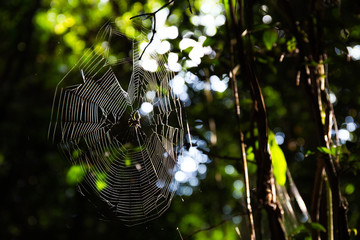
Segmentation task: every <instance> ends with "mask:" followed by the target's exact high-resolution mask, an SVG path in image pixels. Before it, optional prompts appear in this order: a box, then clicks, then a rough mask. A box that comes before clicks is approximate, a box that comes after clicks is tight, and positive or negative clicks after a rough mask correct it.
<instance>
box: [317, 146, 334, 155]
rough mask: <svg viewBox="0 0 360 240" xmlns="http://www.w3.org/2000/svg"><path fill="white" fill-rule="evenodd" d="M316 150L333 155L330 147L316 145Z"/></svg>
mask: <svg viewBox="0 0 360 240" xmlns="http://www.w3.org/2000/svg"><path fill="white" fill-rule="evenodd" d="M317 150H318V151H319V152H321V153H326V154H330V155H335V154H336V153H335V154H334V153H333V152H332V151H331V150H330V149H328V148H326V147H317Z"/></svg>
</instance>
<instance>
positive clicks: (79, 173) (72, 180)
mask: <svg viewBox="0 0 360 240" xmlns="http://www.w3.org/2000/svg"><path fill="white" fill-rule="evenodd" d="M84 175H85V171H84V169H83V168H82V167H81V166H80V165H74V166H71V167H70V168H69V170H68V172H67V174H66V182H67V183H68V184H70V185H75V184H78V183H80V182H81V181H82V179H83V178H84Z"/></svg>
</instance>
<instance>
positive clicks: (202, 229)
mask: <svg viewBox="0 0 360 240" xmlns="http://www.w3.org/2000/svg"><path fill="white" fill-rule="evenodd" d="M244 215H247V213H239V214H235V215H233V216H231V217H229V218H226V219H224V220H222V221H221V222H219V223H217V224H215V225H212V226H209V227H206V228H201V229H199V230H196V231H195V232H193V233H191V234H190V235H189V236H187V237H186V238H184V240H186V239H189V238H190V237H192V236H194V235H195V234H198V233H199V232H203V231H209V230H211V229H214V228H217V227H219V226H220V225H223V224H224V223H226V222H228V221H230V220H232V219H233V218H234V217H238V216H244Z"/></svg>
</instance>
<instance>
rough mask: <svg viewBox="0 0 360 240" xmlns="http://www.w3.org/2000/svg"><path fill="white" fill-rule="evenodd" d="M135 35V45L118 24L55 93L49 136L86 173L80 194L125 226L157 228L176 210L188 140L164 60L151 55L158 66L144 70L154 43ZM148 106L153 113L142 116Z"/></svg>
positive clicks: (110, 27) (107, 27) (102, 32)
mask: <svg viewBox="0 0 360 240" xmlns="http://www.w3.org/2000/svg"><path fill="white" fill-rule="evenodd" d="M137 28H138V30H140V34H138V36H137V37H135V38H133V39H130V38H127V37H125V36H124V35H123V34H121V33H120V32H119V30H118V28H117V27H116V26H115V24H112V23H108V24H106V25H105V26H104V27H103V28H102V29H101V30H100V31H99V33H98V37H97V39H96V41H95V44H94V46H93V47H91V48H89V49H88V50H87V51H86V52H85V54H84V55H83V56H82V57H81V59H80V60H79V62H78V63H77V64H76V65H75V66H74V67H73V68H72V69H71V70H70V71H69V73H68V74H67V75H66V76H65V77H64V78H63V79H62V80H61V81H60V82H59V84H58V85H57V88H56V91H55V96H54V103H53V110H52V117H51V123H50V128H49V136H50V138H53V139H54V141H55V142H58V144H59V147H60V149H61V150H62V151H63V152H64V153H65V155H66V157H67V158H69V159H70V160H71V162H72V164H73V165H76V166H80V167H81V170H82V173H83V179H82V182H81V186H84V185H86V187H87V188H86V189H91V191H90V192H92V193H95V195H97V196H98V197H99V198H100V199H101V200H103V201H104V202H105V203H106V204H107V205H108V207H109V208H110V210H111V212H113V213H114V214H115V215H116V217H118V218H120V219H121V220H122V221H124V222H125V224H126V225H136V224H140V223H143V222H147V221H149V220H152V219H154V218H156V217H158V216H160V215H161V214H162V213H163V212H164V211H165V210H166V209H167V208H168V207H169V206H170V203H171V200H172V198H173V196H174V193H175V191H176V187H177V184H176V182H175V179H174V174H175V171H176V168H177V156H178V155H179V154H181V151H182V150H181V149H182V146H183V139H184V130H183V129H184V127H183V116H182V108H181V102H180V100H179V99H178V98H177V97H176V96H175V95H174V93H173V92H172V90H171V87H170V86H169V81H170V80H171V79H172V78H173V73H172V72H170V71H169V70H168V68H167V60H166V56H165V55H159V54H156V53H155V52H154V51H152V52H150V51H149V52H145V54H144V55H143V57H142V59H147V60H150V62H151V63H152V64H153V65H154V64H155V66H157V67H156V70H154V71H149V70H145V69H144V67H143V66H145V65H144V64H142V62H141V61H143V60H139V56H140V54H141V51H140V47H139V46H140V43H142V42H147V41H148V40H147V38H146V33H147V32H146V31H145V30H144V29H142V28H141V27H138V26H137ZM130 49H132V50H131V51H130V54H129V56H124V54H123V52H124V51H125V52H126V51H128V52H129V50H130ZM129 69H132V72H131V73H130V74H128V75H126V72H129ZM125 89H126V90H125ZM143 103H146V104H149V103H150V104H151V105H152V111H150V112H144V111H143V110H142V108H141V106H142V105H143ZM148 106H150V105H148ZM140 115H141V116H140ZM130 122H131V123H132V124H130Z"/></svg>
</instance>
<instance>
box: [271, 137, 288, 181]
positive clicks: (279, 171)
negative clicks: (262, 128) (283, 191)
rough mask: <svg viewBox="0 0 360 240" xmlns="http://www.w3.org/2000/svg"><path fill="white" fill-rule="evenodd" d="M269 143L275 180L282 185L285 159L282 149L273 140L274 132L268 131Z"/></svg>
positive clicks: (284, 178)
mask: <svg viewBox="0 0 360 240" xmlns="http://www.w3.org/2000/svg"><path fill="white" fill-rule="evenodd" d="M269 145H270V152H271V157H272V165H273V171H274V176H275V179H276V182H277V183H278V184H279V185H280V186H283V185H284V184H285V182H286V168H287V165H286V159H285V155H284V153H283V151H282V150H281V148H280V147H279V145H278V144H277V143H276V141H275V134H274V133H273V132H270V133H269Z"/></svg>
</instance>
